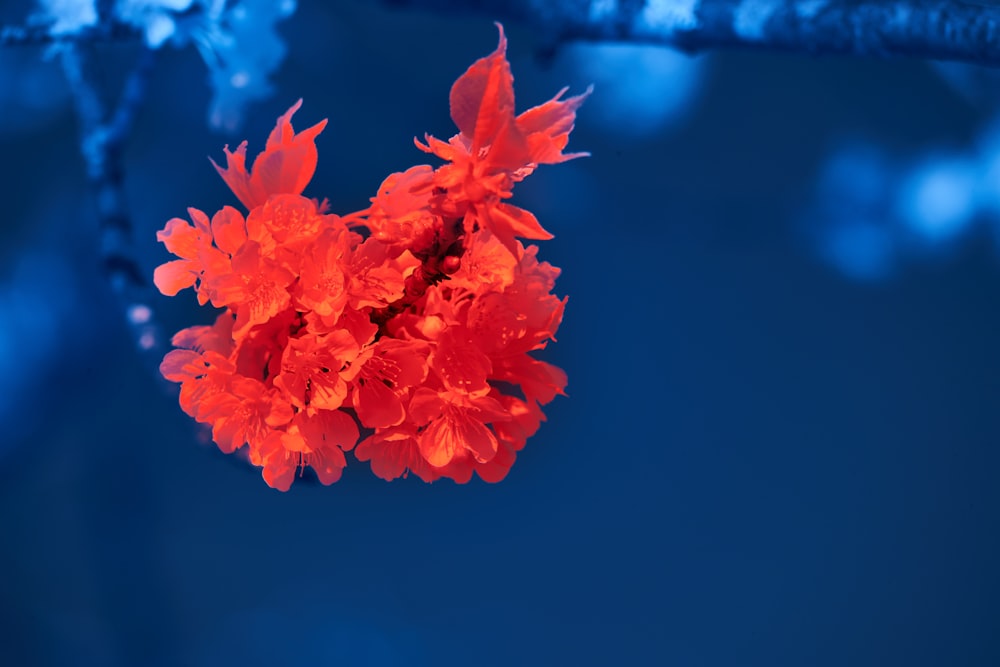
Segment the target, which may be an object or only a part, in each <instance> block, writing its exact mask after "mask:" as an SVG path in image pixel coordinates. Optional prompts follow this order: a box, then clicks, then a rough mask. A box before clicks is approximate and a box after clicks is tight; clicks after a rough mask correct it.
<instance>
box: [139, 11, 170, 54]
mask: <svg viewBox="0 0 1000 667" xmlns="http://www.w3.org/2000/svg"><path fill="white" fill-rule="evenodd" d="M176 30H177V25H176V24H175V23H174V20H173V19H172V18H170V17H169V16H167V15H166V14H156V15H154V16H151V17H150V18H149V21H148V22H147V23H146V44H148V45H149V48H151V49H158V48H160V47H161V46H163V43H164V42H166V41H167V40H168V39H170V38H171V37H173V35H174V32H175V31H176Z"/></svg>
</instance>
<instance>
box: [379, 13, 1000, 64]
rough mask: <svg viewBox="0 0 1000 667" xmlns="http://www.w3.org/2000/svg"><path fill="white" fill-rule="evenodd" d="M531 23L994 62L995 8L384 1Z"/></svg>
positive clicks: (998, 45) (579, 34)
mask: <svg viewBox="0 0 1000 667" xmlns="http://www.w3.org/2000/svg"><path fill="white" fill-rule="evenodd" d="M384 2H385V3H386V4H387V5H391V6H395V7H407V8H412V9H422V10H428V11H437V12H447V13H449V14H477V15H485V16H489V17H490V18H492V19H495V20H500V21H513V22H519V23H524V24H526V25H530V26H533V27H534V28H536V29H537V30H539V31H541V32H542V33H548V34H549V35H550V36H551V37H552V39H553V41H554V42H555V43H560V42H566V41H573V40H587V41H625V42H637V43H648V44H663V45H666V46H671V47H674V48H676V49H680V50H681V51H685V52H688V53H697V52H701V51H707V50H711V49H719V48H722V49H728V48H741V49H756V50H778V51H787V52H797V53H809V54H815V55H826V54H835V55H857V56H879V57H909V58H926V59H930V60H954V61H960V62H966V63H976V64H980V65H993V66H996V65H1000V7H998V6H995V5H985V4H977V3H974V2H968V1H966V2H955V1H948V0H567V1H564V2H553V1H551V0H548V1H546V0H469V1H464V0H384Z"/></svg>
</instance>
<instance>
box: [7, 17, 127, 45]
mask: <svg viewBox="0 0 1000 667" xmlns="http://www.w3.org/2000/svg"><path fill="white" fill-rule="evenodd" d="M49 28H50V26H49V25H26V26H21V25H8V26H0V46H38V45H46V44H70V43H77V44H93V43H96V42H120V41H126V40H130V39H133V40H137V39H139V37H140V36H141V34H142V33H140V32H139V31H138V30H137V29H136V28H135V26H131V25H128V24H126V23H119V22H118V21H108V22H102V23H98V24H97V25H95V26H92V27H89V28H82V29H81V30H80V31H79V32H73V33H64V34H56V35H53V34H51V33H50V32H49Z"/></svg>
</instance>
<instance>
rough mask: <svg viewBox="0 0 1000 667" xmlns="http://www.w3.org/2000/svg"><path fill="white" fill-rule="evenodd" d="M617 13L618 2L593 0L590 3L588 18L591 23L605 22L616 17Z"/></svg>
mask: <svg viewBox="0 0 1000 667" xmlns="http://www.w3.org/2000/svg"><path fill="white" fill-rule="evenodd" d="M617 11H618V0H593V2H591V3H590V13H589V14H588V18H590V20H591V21H603V20H604V19H606V18H608V17H609V16H614V15H615V12H617Z"/></svg>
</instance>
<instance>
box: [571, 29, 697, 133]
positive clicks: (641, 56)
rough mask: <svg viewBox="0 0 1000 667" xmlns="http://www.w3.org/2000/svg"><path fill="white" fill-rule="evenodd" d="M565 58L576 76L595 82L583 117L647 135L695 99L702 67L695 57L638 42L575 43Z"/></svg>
mask: <svg viewBox="0 0 1000 667" xmlns="http://www.w3.org/2000/svg"><path fill="white" fill-rule="evenodd" d="M566 56H567V58H569V59H570V61H571V62H572V64H573V65H574V67H575V68H576V69H577V71H578V72H579V75H580V78H582V79H583V80H584V81H590V82H593V84H594V94H593V95H591V96H590V97H589V98H588V99H587V104H586V106H585V109H586V112H585V114H584V115H583V117H585V118H587V119H594V118H596V119H597V121H598V122H600V123H601V125H602V126H603V127H604V129H606V130H608V131H610V132H612V133H616V134H618V135H620V136H625V137H643V136H647V135H649V134H652V133H654V132H657V131H659V130H661V129H662V128H664V127H665V126H667V125H669V124H671V123H673V122H676V121H677V120H678V119H679V118H680V117H682V116H683V114H684V112H685V111H687V110H688V109H689V108H690V107H691V105H692V103H693V101H694V100H695V98H696V97H697V94H698V91H699V89H700V87H701V86H700V84H701V81H702V78H703V77H702V71H703V68H704V65H705V59H704V58H703V57H700V56H699V57H691V56H688V55H685V54H682V53H679V52H677V51H674V50H673V49H669V48H665V47H660V46H650V45H638V44H614V43H602V44H592V43H577V44H572V45H570V46H568V47H567V48H566ZM588 122H589V121H588Z"/></svg>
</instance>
